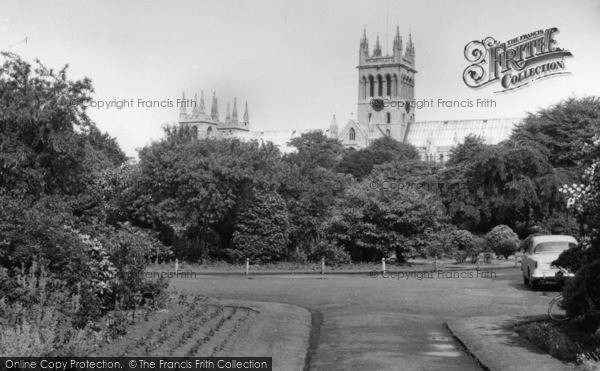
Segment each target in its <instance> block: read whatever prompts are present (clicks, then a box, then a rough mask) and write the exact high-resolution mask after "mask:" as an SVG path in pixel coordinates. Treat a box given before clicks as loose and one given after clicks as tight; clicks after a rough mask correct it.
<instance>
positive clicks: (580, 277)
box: [563, 260, 600, 319]
mask: <svg viewBox="0 0 600 371" xmlns="http://www.w3.org/2000/svg"><path fill="white" fill-rule="evenodd" d="M598 282H600V260H596V261H594V262H592V263H590V264H586V265H584V266H582V267H581V268H580V269H579V270H578V271H577V274H576V275H575V277H574V278H572V279H570V280H567V282H566V285H565V288H564V291H563V294H564V300H563V306H564V308H565V309H566V311H567V314H568V315H570V316H579V315H585V316H586V317H589V318H590V319H598V318H600V285H598Z"/></svg>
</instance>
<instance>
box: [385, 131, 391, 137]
mask: <svg viewBox="0 0 600 371" xmlns="http://www.w3.org/2000/svg"><path fill="white" fill-rule="evenodd" d="M385 135H387V136H388V137H389V136H390V129H387V130H386V131H385Z"/></svg>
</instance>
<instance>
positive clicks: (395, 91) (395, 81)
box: [394, 74, 398, 97]
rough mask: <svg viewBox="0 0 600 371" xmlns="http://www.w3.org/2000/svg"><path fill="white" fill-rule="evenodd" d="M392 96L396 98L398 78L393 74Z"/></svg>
mask: <svg viewBox="0 0 600 371" xmlns="http://www.w3.org/2000/svg"><path fill="white" fill-rule="evenodd" d="M394 96H396V97H397V96H398V76H397V75H396V74H394Z"/></svg>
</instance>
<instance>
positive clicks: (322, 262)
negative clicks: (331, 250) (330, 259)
mask: <svg viewBox="0 0 600 371" xmlns="http://www.w3.org/2000/svg"><path fill="white" fill-rule="evenodd" d="M321 274H325V257H323V259H321Z"/></svg>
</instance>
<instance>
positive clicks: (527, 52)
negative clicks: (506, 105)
mask: <svg viewBox="0 0 600 371" xmlns="http://www.w3.org/2000/svg"><path fill="white" fill-rule="evenodd" d="M557 32H558V28H556V27H552V28H548V29H546V30H543V29H541V30H536V31H533V32H530V33H528V34H524V35H521V36H518V37H515V38H513V39H510V40H508V41H506V42H503V43H501V42H500V41H497V40H495V39H494V38H493V37H491V36H490V37H486V38H485V39H483V40H481V41H478V40H475V41H471V42H470V43H468V44H467V45H466V46H465V58H467V60H468V61H469V62H471V63H472V64H471V65H470V66H469V67H467V68H466V69H465V71H464V73H463V80H464V82H465V84H467V85H468V86H469V87H471V88H479V87H482V86H486V85H489V84H492V83H495V82H499V83H500V85H501V86H502V88H503V89H502V90H499V91H496V92H495V93H501V92H507V91H510V90H514V89H517V88H521V87H524V86H525V85H528V84H530V83H532V82H534V81H536V80H539V79H542V78H546V77H550V76H556V75H562V74H569V72H568V71H566V70H565V61H564V58H565V57H571V56H572V54H571V52H569V51H568V50H565V49H561V48H559V47H556V46H555V44H556V40H555V39H554V38H555V36H556V33H557Z"/></svg>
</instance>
